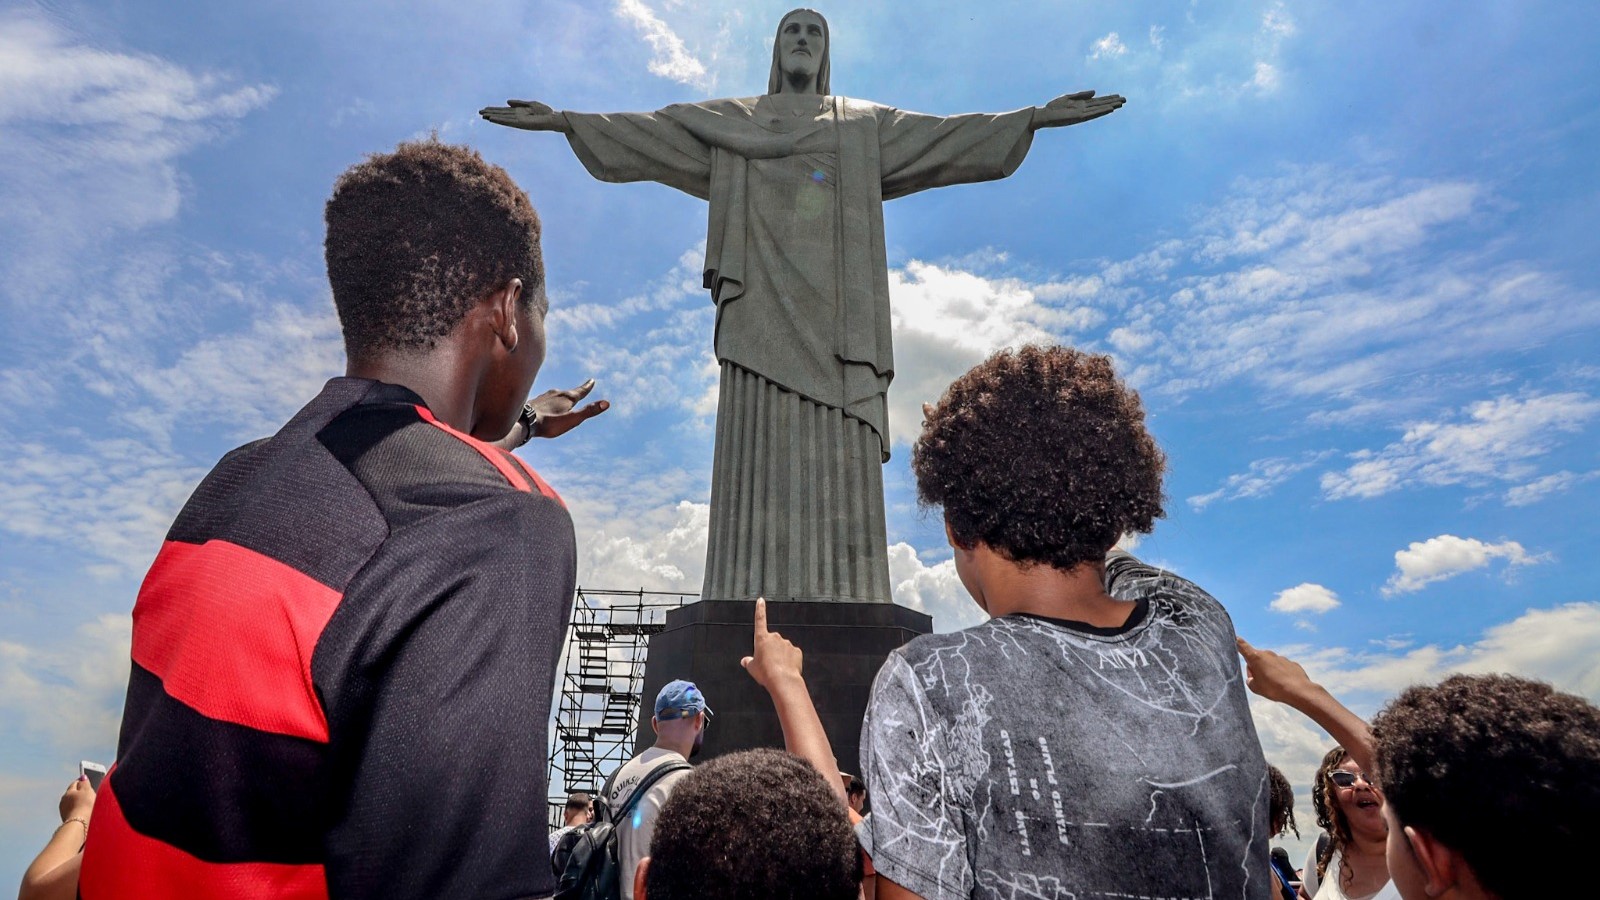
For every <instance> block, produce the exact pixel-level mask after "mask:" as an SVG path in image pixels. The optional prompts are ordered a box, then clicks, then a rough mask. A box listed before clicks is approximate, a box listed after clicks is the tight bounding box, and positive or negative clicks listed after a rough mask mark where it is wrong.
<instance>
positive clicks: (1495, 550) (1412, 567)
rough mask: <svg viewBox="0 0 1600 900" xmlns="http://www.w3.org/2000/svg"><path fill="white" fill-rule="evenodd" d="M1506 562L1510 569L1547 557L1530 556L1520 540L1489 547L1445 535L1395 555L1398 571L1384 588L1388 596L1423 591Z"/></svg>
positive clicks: (1472, 539)
mask: <svg viewBox="0 0 1600 900" xmlns="http://www.w3.org/2000/svg"><path fill="white" fill-rule="evenodd" d="M1495 559H1503V560H1505V561H1506V565H1507V566H1508V567H1513V568H1514V567H1517V566H1529V565H1533V564H1535V563H1538V562H1543V561H1544V557H1542V556H1532V555H1529V553H1528V551H1526V550H1524V549H1523V548H1522V545H1521V544H1519V543H1517V542H1516V541H1502V542H1500V543H1498V544H1488V543H1484V542H1483V541H1480V540H1477V539H1476V538H1460V537H1456V536H1455V535H1453V534H1441V535H1439V536H1438V537H1435V538H1429V539H1427V540H1425V541H1413V542H1412V543H1411V545H1410V546H1408V547H1407V548H1406V549H1404V550H1398V551H1396V552H1395V554H1394V564H1395V568H1396V570H1397V571H1396V572H1395V574H1394V575H1393V576H1391V577H1390V578H1389V581H1388V583H1387V584H1385V585H1384V587H1383V593H1384V595H1385V596H1393V595H1395V594H1409V593H1413V592H1415V591H1420V590H1422V589H1423V588H1424V587H1426V586H1427V585H1430V584H1432V583H1434V582H1436V581H1444V580H1445V579H1447V578H1454V577H1456V576H1457V575H1460V574H1462V573H1463V572H1471V571H1472V570H1474V569H1481V568H1483V567H1485V566H1487V565H1489V563H1490V561H1491V560H1495Z"/></svg>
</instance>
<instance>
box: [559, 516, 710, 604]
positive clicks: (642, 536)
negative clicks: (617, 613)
mask: <svg viewBox="0 0 1600 900" xmlns="http://www.w3.org/2000/svg"><path fill="white" fill-rule="evenodd" d="M710 516H711V507H710V505H709V504H705V503H695V502H692V501H689V500H680V501H678V502H677V503H676V504H673V505H672V506H670V507H662V508H656V509H646V510H637V509H634V510H628V511H627V512H626V513H625V514H624V515H622V516H618V517H616V518H610V519H606V520H604V521H600V522H594V521H593V519H592V517H590V516H587V515H583V514H582V513H579V514H577V515H575V516H574V519H576V520H578V582H579V584H582V585H583V586H585V587H591V588H606V589H616V590H633V589H635V588H642V589H644V590H647V591H677V592H681V593H688V594H698V593H699V592H700V586H701V581H702V580H703V578H704V574H705V563H706V533H707V528H708V525H709V522H710ZM586 520H587V521H586Z"/></svg>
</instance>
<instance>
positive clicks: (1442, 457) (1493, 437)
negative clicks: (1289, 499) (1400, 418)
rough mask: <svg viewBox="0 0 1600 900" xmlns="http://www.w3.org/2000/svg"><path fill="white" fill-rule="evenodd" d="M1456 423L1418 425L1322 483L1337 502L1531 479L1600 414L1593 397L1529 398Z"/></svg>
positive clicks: (1477, 410) (1494, 403)
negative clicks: (1422, 488) (1538, 461)
mask: <svg viewBox="0 0 1600 900" xmlns="http://www.w3.org/2000/svg"><path fill="white" fill-rule="evenodd" d="M1462 413H1463V416H1462V417H1460V418H1458V419H1457V420H1454V421H1451V420H1443V421H1429V422H1418V423H1415V424H1412V425H1410V426H1409V427H1407V428H1406V430H1405V432H1404V433H1403V434H1402V436H1401V438H1400V440H1399V441H1396V442H1395V443H1392V444H1389V445H1388V446H1386V447H1384V448H1383V449H1382V450H1378V451H1375V452H1374V451H1370V450H1364V451H1360V452H1358V453H1354V454H1352V455H1351V458H1352V459H1354V460H1356V462H1354V463H1353V464H1351V465H1350V466H1349V467H1348V468H1346V469H1344V470H1343V471H1337V472H1327V473H1324V474H1323V476H1322V490H1323V493H1324V494H1325V495H1326V496H1327V497H1329V498H1330V499H1334V500H1340V499H1345V498H1349V497H1359V498H1367V497H1377V496H1381V495H1383V494H1387V493H1389V492H1391V491H1395V490H1399V489H1400V488H1403V487H1409V486H1412V485H1430V486H1440V485H1453V484H1467V485H1477V484H1486V483H1489V482H1492V481H1517V480H1521V479H1524V478H1527V477H1528V476H1530V475H1531V474H1532V468H1533V467H1532V465H1531V464H1530V463H1529V460H1531V459H1532V458H1534V457H1537V456H1542V455H1544V454H1546V453H1549V452H1550V451H1551V450H1552V449H1554V448H1555V446H1556V445H1557V443H1558V439H1559V437H1560V436H1561V435H1564V434H1572V433H1575V432H1578V431H1580V430H1582V428H1583V426H1584V425H1585V424H1586V423H1587V422H1588V421H1589V420H1590V419H1593V418H1594V417H1595V416H1596V414H1600V400H1595V399H1594V398H1592V397H1590V396H1588V395H1587V394H1582V393H1576V392H1567V393H1559V394H1528V395H1525V396H1523V397H1511V396H1504V397H1498V398H1495V399H1493V400H1484V401H1481V402H1478V403H1474V404H1472V405H1471V406H1469V407H1467V408H1466V409H1464V410H1462Z"/></svg>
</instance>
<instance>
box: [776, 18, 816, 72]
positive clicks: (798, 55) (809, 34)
mask: <svg viewBox="0 0 1600 900" xmlns="http://www.w3.org/2000/svg"><path fill="white" fill-rule="evenodd" d="M827 51H828V38H827V36H826V34H825V32H824V30H823V25H822V17H821V16H818V15H816V14H815V13H812V12H808V11H802V12H797V13H795V14H793V15H791V16H790V17H789V18H788V20H787V21H785V22H784V23H783V27H782V28H780V29H779V30H778V65H780V66H781V67H782V68H783V72H784V74H786V75H806V76H809V75H815V74H817V70H818V69H820V68H821V67H822V55H823V54H824V53H826V52H827Z"/></svg>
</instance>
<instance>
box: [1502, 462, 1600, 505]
mask: <svg viewBox="0 0 1600 900" xmlns="http://www.w3.org/2000/svg"><path fill="white" fill-rule="evenodd" d="M1596 478H1600V470H1596V471H1593V472H1584V473H1582V474H1578V473H1574V472H1568V471H1565V470H1563V471H1560V472H1556V473H1554V474H1551V475H1546V476H1544V477H1542V478H1535V479H1534V480H1532V481H1530V482H1528V483H1527V484H1519V485H1517V486H1516V487H1513V488H1511V489H1510V490H1508V491H1506V494H1505V501H1506V505H1507V506H1527V505H1529V504H1531V503H1538V502H1539V501H1540V500H1543V499H1544V498H1546V497H1549V496H1551V495H1553V494H1560V493H1564V492H1566V491H1569V490H1571V489H1572V488H1574V487H1577V486H1578V485H1580V484H1583V483H1584V482H1586V481H1593V480H1594V479H1596Z"/></svg>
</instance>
